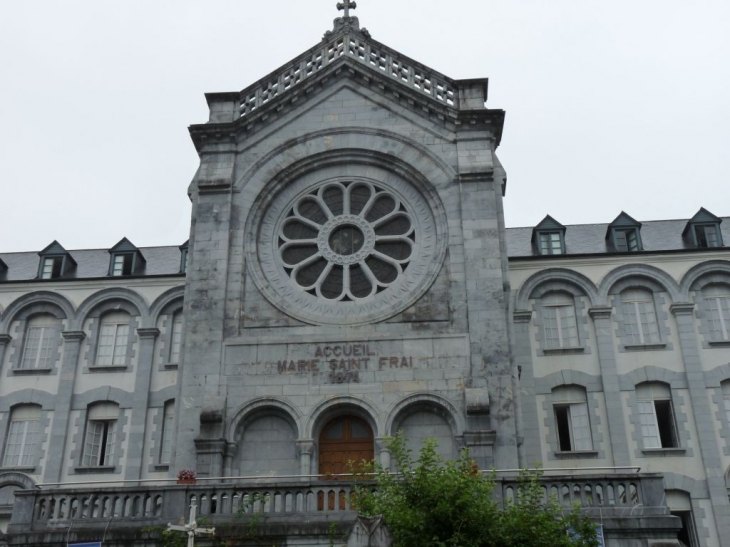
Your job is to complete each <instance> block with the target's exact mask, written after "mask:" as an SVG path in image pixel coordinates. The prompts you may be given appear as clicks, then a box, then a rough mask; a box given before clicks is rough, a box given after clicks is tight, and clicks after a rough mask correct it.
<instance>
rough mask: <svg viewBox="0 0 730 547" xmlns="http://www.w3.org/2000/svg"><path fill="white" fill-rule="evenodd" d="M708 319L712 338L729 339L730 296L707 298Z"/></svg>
mask: <svg viewBox="0 0 730 547" xmlns="http://www.w3.org/2000/svg"><path fill="white" fill-rule="evenodd" d="M706 300H707V310H708V314H707V321H708V325H709V327H710V338H711V339H712V340H727V339H728V338H730V337H729V336H728V327H729V326H730V296H727V297H723V296H717V297H711V298H707V299H706Z"/></svg>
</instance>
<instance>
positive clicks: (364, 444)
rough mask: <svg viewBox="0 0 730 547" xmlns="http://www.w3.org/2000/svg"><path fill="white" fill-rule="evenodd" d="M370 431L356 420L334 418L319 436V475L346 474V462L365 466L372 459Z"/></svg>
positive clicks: (364, 423)
mask: <svg viewBox="0 0 730 547" xmlns="http://www.w3.org/2000/svg"><path fill="white" fill-rule="evenodd" d="M374 454H375V451H374V443H373V430H372V429H371V428H370V426H369V425H368V424H367V423H366V422H365V421H363V420H361V419H360V418H355V417H353V416H342V417H340V418H335V419H334V420H332V421H331V422H329V423H328V424H327V425H326V426H324V428H323V429H322V433H321V434H320V436H319V473H320V474H321V475H327V476H329V475H337V474H340V473H348V472H350V469H349V468H348V462H357V463H359V462H361V461H362V460H365V461H367V462H369V461H372V459H373V457H374Z"/></svg>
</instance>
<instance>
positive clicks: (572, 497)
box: [9, 474, 667, 535]
mask: <svg viewBox="0 0 730 547" xmlns="http://www.w3.org/2000/svg"><path fill="white" fill-rule="evenodd" d="M268 480H271V479H270V478H269V479H268ZM541 483H542V485H543V488H544V490H543V491H544V493H545V495H546V496H547V495H549V496H555V497H556V498H557V500H558V501H559V502H560V503H561V504H563V505H566V506H568V505H571V504H574V503H578V504H580V505H581V506H582V507H583V508H584V510H585V511H586V512H589V513H593V512H598V511H600V512H601V515H602V516H604V517H605V516H610V515H614V516H631V515H637V516H638V515H647V514H666V512H667V510H666V508H665V507H664V489H663V483H662V478H661V475H656V474H613V475H584V476H571V477H544V478H543V479H542V480H541ZM518 487H519V485H518V482H517V480H516V479H515V478H499V479H498V480H497V484H496V486H495V489H494V495H495V498H496V499H497V501H498V502H500V503H502V504H504V503H509V502H510V501H513V500H514V499H515V498H516V494H517V490H518ZM351 496H352V483H351V482H348V481H344V480H343V481H307V480H303V481H302V482H297V481H292V480H288V481H287V482H276V483H274V482H272V483H269V484H266V485H261V484H257V485H253V484H250V483H235V482H231V483H221V482H215V483H212V482H211V483H206V482H203V481H199V482H198V484H196V485H190V486H179V485H167V486H147V487H140V486H136V487H127V486H125V487H116V488H103V489H98V488H88V487H86V488H80V487H76V488H55V489H36V490H25V491H18V492H16V498H15V504H14V508H13V514H12V519H11V522H10V528H9V533H10V535H12V534H13V533H14V532H20V533H22V532H30V531H38V532H42V531H47V530H53V529H66V528H68V527H69V525H70V524H71V523H73V527H74V528H75V529H82V528H87V529H88V528H98V527H102V528H103V527H107V526H109V523H110V522H113V523H114V526H115V527H116V528H118V527H135V526H137V527H143V526H165V525H166V524H167V523H168V522H178V521H179V519H180V518H181V517H183V516H185V515H187V514H188V508H189V506H190V505H191V504H192V503H195V504H196V505H197V506H198V514H199V516H201V517H206V518H208V519H210V520H212V521H213V522H218V521H220V522H226V521H233V520H234V518H235V517H236V516H237V515H246V514H248V515H253V514H260V515H261V516H262V517H267V520H269V521H278V520H281V521H282V522H285V521H287V520H288V519H291V518H294V517H306V518H307V519H311V518H316V517H318V516H319V517H326V518H332V517H336V516H340V517H346V516H348V515H349V516H354V511H353V507H352V505H351Z"/></svg>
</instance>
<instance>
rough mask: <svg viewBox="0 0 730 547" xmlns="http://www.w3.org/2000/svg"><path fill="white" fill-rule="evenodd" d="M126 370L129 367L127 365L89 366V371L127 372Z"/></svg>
mask: <svg viewBox="0 0 730 547" xmlns="http://www.w3.org/2000/svg"><path fill="white" fill-rule="evenodd" d="M128 370H129V367H128V366H127V365H114V366H93V367H89V372H127V371H128Z"/></svg>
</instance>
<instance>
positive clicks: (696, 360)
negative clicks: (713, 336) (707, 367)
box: [669, 303, 730, 547]
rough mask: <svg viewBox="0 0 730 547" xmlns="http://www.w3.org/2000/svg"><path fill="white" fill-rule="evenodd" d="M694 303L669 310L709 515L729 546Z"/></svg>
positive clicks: (729, 514)
mask: <svg viewBox="0 0 730 547" xmlns="http://www.w3.org/2000/svg"><path fill="white" fill-rule="evenodd" d="M694 307H695V305H694V304H693V303H677V304H673V305H672V306H671V307H670V308H669V309H670V311H671V312H672V314H673V315H674V317H675V319H676V321H677V334H678V335H679V345H680V348H681V350H682V361H683V362H684V370H685V372H686V374H687V388H688V390H689V398H690V404H691V405H692V414H694V419H695V426H696V429H697V441H698V443H699V445H700V453H701V454H702V463H703V466H704V468H705V474H706V476H707V489H708V491H709V493H710V499H711V502H712V511H713V513H714V514H715V523H716V525H717V532H718V537H719V538H720V545H722V546H724V547H725V546H730V534H728V533H727V532H728V530H730V502H728V497H727V488H726V486H725V476H724V473H723V465H722V458H721V455H720V448H719V447H718V445H717V438H716V436H715V423H714V420H715V413H714V412H713V411H712V408H711V405H710V401H709V398H708V394H707V384H706V383H705V373H704V371H703V370H702V362H701V360H700V349H699V344H698V342H697V334H696V332H695V320H694V313H693V312H694Z"/></svg>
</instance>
